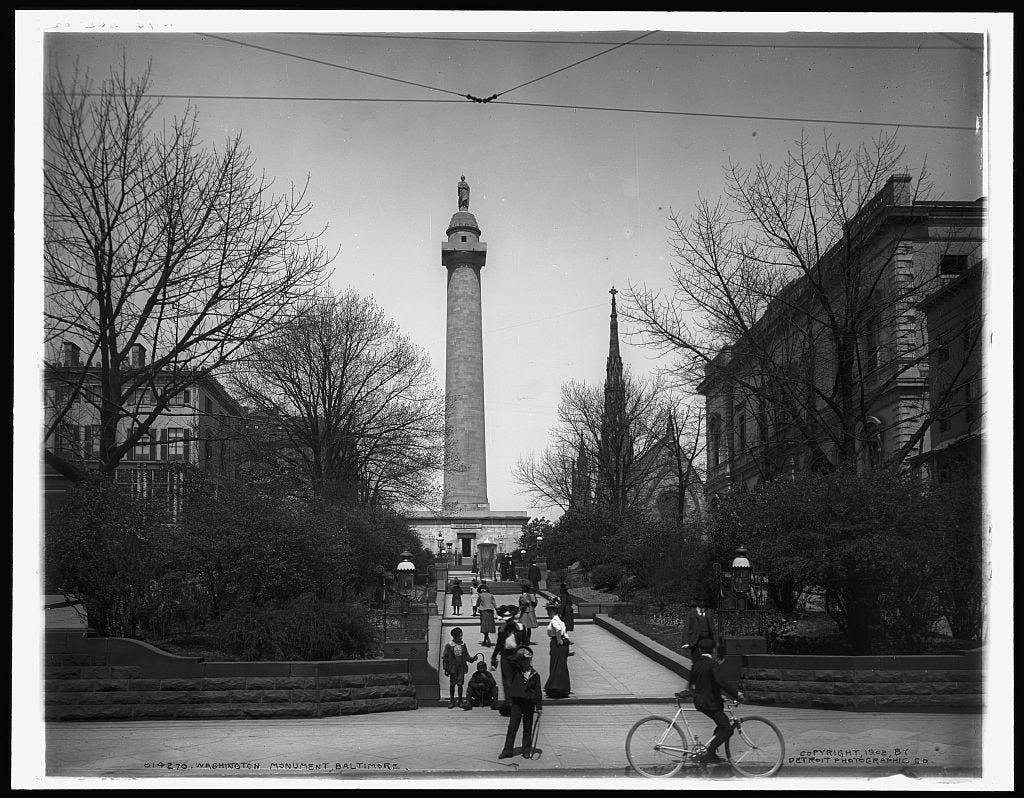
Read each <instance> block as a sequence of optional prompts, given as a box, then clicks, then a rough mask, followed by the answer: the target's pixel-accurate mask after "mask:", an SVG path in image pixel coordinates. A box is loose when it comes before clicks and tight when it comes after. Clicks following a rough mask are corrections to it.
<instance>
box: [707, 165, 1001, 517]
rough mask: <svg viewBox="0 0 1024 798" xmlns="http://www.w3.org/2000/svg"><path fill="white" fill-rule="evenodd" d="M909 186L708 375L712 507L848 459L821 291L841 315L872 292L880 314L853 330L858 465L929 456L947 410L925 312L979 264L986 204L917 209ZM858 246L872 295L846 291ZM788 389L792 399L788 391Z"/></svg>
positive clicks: (892, 188) (868, 215)
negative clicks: (925, 302)
mask: <svg viewBox="0 0 1024 798" xmlns="http://www.w3.org/2000/svg"><path fill="white" fill-rule="evenodd" d="M909 180H910V178H909V176H906V175H894V176H893V177H892V178H890V180H889V181H888V182H887V183H886V185H885V186H884V187H883V189H882V190H881V191H880V192H879V193H878V194H877V195H875V197H873V198H872V199H871V200H869V201H868V202H867V203H866V204H865V205H864V207H863V208H862V210H861V211H860V213H859V214H858V215H857V216H855V217H854V219H852V220H851V222H850V223H849V227H848V229H847V234H846V235H845V236H844V237H843V238H842V239H841V240H840V241H839V242H838V243H836V244H835V246H833V247H832V248H831V249H830V250H828V251H827V252H825V253H824V254H823V256H822V257H821V259H820V260H819V261H818V263H817V264H815V265H814V268H813V270H812V272H811V274H810V275H804V276H801V277H799V278H798V279H796V280H794V281H793V282H791V283H790V284H788V285H787V286H786V287H785V288H784V290H783V292H782V295H781V296H780V297H779V298H777V299H776V300H775V301H773V302H771V303H770V304H769V305H768V307H767V310H766V312H765V313H764V315H763V316H762V317H761V318H760V319H759V320H758V321H757V322H756V324H754V326H753V327H752V328H751V329H750V331H749V334H748V335H747V336H745V337H744V338H741V339H739V340H737V341H735V342H734V343H733V344H732V345H731V346H729V347H725V348H723V349H722V350H720V351H719V352H718V354H717V355H716V356H715V357H714V358H713V359H712V360H711V361H710V362H709V363H708V364H707V365H706V367H705V376H704V380H703V381H702V382H701V384H700V385H699V387H698V391H699V392H700V393H701V394H703V395H704V397H705V406H706V435H707V483H706V487H705V493H706V496H707V498H708V500H709V502H711V503H712V504H713V503H714V502H715V501H716V500H717V497H719V496H721V495H722V494H723V493H724V492H726V491H728V490H741V491H743V490H752V489H753V488H755V487H756V486H757V485H758V484H760V483H761V482H762V481H764V480H767V479H772V478H775V477H776V476H779V475H780V474H783V473H794V472H796V471H800V470H807V469H812V468H829V467H832V466H834V465H836V464H837V462H838V460H839V459H840V454H841V453H840V452H839V451H838V445H837V444H836V443H835V441H836V440H837V439H838V438H839V437H840V436H839V434H838V433H837V429H836V427H833V426H832V425H836V426H838V424H839V423H840V422H839V420H838V419H839V418H840V416H839V414H838V413H835V412H834V411H833V409H830V408H829V406H828V404H827V401H828V400H827V397H828V396H829V392H830V391H833V390H834V388H833V386H834V383H835V381H836V375H837V371H836V367H835V365H834V364H835V353H836V350H835V348H834V347H830V344H829V341H828V340H827V338H828V334H827V333H826V331H825V330H824V325H823V324H822V323H821V322H820V321H819V320H816V319H815V308H817V307H820V300H818V299H817V298H816V295H815V291H816V290H818V289H820V287H821V286H826V288H825V289H824V292H825V293H828V295H829V296H830V298H831V299H833V300H834V301H835V303H836V306H837V307H842V301H841V300H842V294H841V292H842V291H844V290H845V291H851V289H852V290H854V291H856V292H861V291H865V292H866V291H870V292H871V293H870V299H871V301H873V302H874V303H875V305H876V306H877V307H878V308H879V310H878V313H877V315H876V316H875V317H874V318H870V317H869V318H867V319H866V321H865V323H864V324H863V325H861V327H859V328H857V329H855V330H854V332H855V334H856V336H857V339H856V341H855V343H854V344H853V347H852V350H853V356H854V357H855V358H856V364H857V368H856V379H855V380H854V384H853V385H851V386H850V387H851V390H850V392H849V393H850V395H853V396H855V397H856V399H857V401H858V402H859V403H860V404H859V405H858V407H857V408H856V410H857V411H858V412H859V413H860V422H859V423H858V425H857V426H856V428H855V429H853V430H848V428H847V429H846V430H844V431H848V432H851V433H852V437H853V438H854V446H855V452H854V456H853V458H852V461H853V463H854V464H855V465H856V466H857V467H858V468H870V467H873V466H874V465H877V464H880V463H882V462H886V461H887V460H889V459H891V458H898V459H899V460H900V462H904V463H910V464H913V463H914V462H917V461H919V460H920V459H921V458H922V457H924V456H926V455H927V453H928V452H929V451H930V449H931V447H932V444H933V436H932V435H930V434H928V428H929V425H930V424H931V423H932V421H933V416H934V415H935V411H936V408H935V407H934V406H933V405H934V401H933V398H931V399H930V387H931V385H930V371H929V369H930V362H931V358H930V357H929V346H930V343H929V331H928V318H927V314H926V313H925V312H924V310H922V308H921V307H920V305H919V303H920V301H921V300H922V299H923V298H924V297H926V296H929V295H930V294H931V293H932V292H934V291H935V290H936V289H937V288H941V287H942V286H943V285H945V282H946V281H947V274H946V272H947V271H949V270H952V269H954V268H956V269H966V268H967V267H968V266H969V265H970V264H974V263H976V262H977V261H978V260H980V257H981V242H982V231H983V225H984V203H983V201H982V200H980V199H979V200H976V201H973V202H970V201H927V202H920V201H913V200H912V199H911V197H910V189H909ZM851 240H855V241H856V246H857V247H859V250H858V252H859V253H860V254H859V255H858V258H859V260H857V261H856V262H855V264H856V266H857V268H858V269H860V271H859V272H856V273H855V274H857V275H864V278H863V280H864V281H867V280H871V281H872V285H870V286H867V285H864V284H863V282H861V283H858V282H857V279H858V278H856V277H855V278H853V279H852V280H850V281H849V282H846V283H844V282H843V280H842V279H840V278H838V277H836V274H837V270H840V269H844V268H847V269H848V268H849V265H850V263H851V260H850V258H849V255H848V251H849V249H851V248H852V246H853V245H851V244H850V243H849V242H850V241H851ZM810 279H815V280H817V281H818V284H817V285H816V286H812V285H811V284H810V283H809V280H810ZM832 286H834V290H833V288H832ZM802 307H803V308H805V309H806V310H805V311H803V312H802V311H801V308H802ZM794 341H797V342H799V344H794ZM808 341H810V342H811V344H810V345H808V344H807V343H806V342H808ZM766 363H767V364H768V365H766ZM778 364H782V365H781V366H780V365H778ZM773 368H775V369H776V370H777V371H776V372H775V373H773V372H772V369H773ZM801 381H802V382H801ZM783 382H786V383H787V385H788V386H790V388H789V389H788V391H787V389H786V386H783V387H782V389H780V385H781V384H782V383H783ZM794 383H796V384H799V385H801V386H803V387H801V390H803V391H805V392H806V393H805V395H804V396H802V397H801V401H798V402H794V401H793V400H792V395H793V394H792V388H791V386H792V385H793V384H794ZM844 423H846V422H844ZM842 454H844V455H845V454H846V453H842ZM846 462H847V464H849V463H850V459H847V460H846Z"/></svg>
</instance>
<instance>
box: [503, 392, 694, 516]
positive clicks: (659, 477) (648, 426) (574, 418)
mask: <svg viewBox="0 0 1024 798" xmlns="http://www.w3.org/2000/svg"><path fill="white" fill-rule="evenodd" d="M623 384H624V389H625V390H624V402H623V413H622V418H621V419H618V420H617V421H614V422H610V420H609V419H608V418H607V417H606V412H605V409H606V404H605V394H604V391H603V389H602V388H600V387H597V386H591V385H587V384H586V383H582V382H576V381H570V382H567V383H565V384H563V385H562V399H561V402H560V403H559V407H558V421H557V423H556V425H555V427H554V428H553V429H552V431H551V443H550V445H549V446H548V447H547V449H545V450H544V452H543V453H542V454H541V455H540V456H533V457H530V458H523V459H520V460H519V462H518V463H516V465H515V467H514V468H513V478H514V479H515V481H516V482H517V483H518V484H519V485H520V486H521V487H522V488H523V489H524V491H525V492H526V493H528V494H530V495H531V496H532V497H533V498H534V500H535V501H536V502H538V503H547V504H550V505H557V506H558V507H561V508H562V509H563V510H568V509H570V507H575V508H576V509H581V507H582V505H584V504H593V505H594V506H597V507H600V508H603V509H605V510H608V511H609V512H611V513H612V514H623V513H627V512H630V511H636V512H646V511H648V510H650V509H652V507H653V506H654V503H655V500H656V497H657V494H658V492H659V490H660V489H663V488H664V487H665V486H666V484H667V483H672V486H673V488H674V487H676V486H677V485H678V486H679V489H680V492H682V493H684V494H685V493H686V492H687V490H688V489H690V488H691V487H692V485H693V482H692V480H694V479H696V477H697V471H696V469H695V467H688V465H687V464H686V463H683V462H682V460H683V459H685V458H686V457H687V455H688V454H689V453H690V452H691V451H693V450H694V444H693V442H692V441H685V440H684V441H683V442H682V444H681V440H680V438H679V437H677V434H676V433H677V432H682V431H683V428H679V427H675V426H672V427H670V424H673V425H674V422H670V418H671V417H672V414H673V412H674V409H673V405H672V402H671V400H669V399H667V398H666V395H665V391H664V386H663V385H662V384H661V382H660V381H659V380H657V379H655V380H644V381H641V380H638V379H635V378H632V377H630V376H629V375H627V376H626V377H625V379H624V380H623ZM684 417H685V416H684ZM692 432H693V428H692V424H689V423H688V424H686V425H685V434H687V435H688V434H692ZM677 456H678V458H679V459H677ZM680 466H682V469H681V470H682V473H683V479H684V480H685V481H682V482H678V483H677V482H675V481H674V480H673V478H674V477H675V478H678V474H679V472H680Z"/></svg>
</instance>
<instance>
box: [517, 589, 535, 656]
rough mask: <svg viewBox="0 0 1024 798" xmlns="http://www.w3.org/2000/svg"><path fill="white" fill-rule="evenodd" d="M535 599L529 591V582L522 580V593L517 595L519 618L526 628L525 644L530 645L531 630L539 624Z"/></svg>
mask: <svg viewBox="0 0 1024 798" xmlns="http://www.w3.org/2000/svg"><path fill="white" fill-rule="evenodd" d="M536 607H537V599H536V597H535V596H533V595H531V593H530V583H529V582H523V593H522V595H521V596H520V597H519V620H520V622H521V623H522V624H523V626H524V627H525V628H526V645H530V636H531V635H532V634H533V630H534V629H536V628H537V627H538V626H540V624H539V623H537V610H536Z"/></svg>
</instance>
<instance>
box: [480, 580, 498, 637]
mask: <svg viewBox="0 0 1024 798" xmlns="http://www.w3.org/2000/svg"><path fill="white" fill-rule="evenodd" d="M476 609H477V611H478V612H479V613H480V631H481V632H482V633H483V636H484V642H483V645H485V646H490V645H492V644H491V635H492V634H494V633H495V632H496V631H497V628H498V627H497V626H496V625H495V623H494V613H495V610H497V607H496V606H495V604H494V596H493V595H492V594H491V589H490V588H489V587H487V583H486V582H481V583H480V587H479V588H478V589H477V594H476Z"/></svg>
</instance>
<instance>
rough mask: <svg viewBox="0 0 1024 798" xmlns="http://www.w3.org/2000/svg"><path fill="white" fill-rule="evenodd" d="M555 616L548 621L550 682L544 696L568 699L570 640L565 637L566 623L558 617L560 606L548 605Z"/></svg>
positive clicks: (546, 685) (546, 684) (545, 684)
mask: <svg viewBox="0 0 1024 798" xmlns="http://www.w3.org/2000/svg"><path fill="white" fill-rule="evenodd" d="M548 609H549V611H551V612H552V613H553V614H552V616H551V620H549V621H548V637H549V638H550V639H551V644H550V646H551V648H550V652H551V658H550V660H549V662H548V680H547V681H546V682H545V683H544V695H546V696H547V697H548V698H567V697H568V696H569V693H570V686H569V638H567V637H566V636H565V623H564V622H563V621H562V619H561V618H560V617H559V616H558V605H557V604H556V603H554V602H552V603H551V604H549V605H548Z"/></svg>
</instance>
